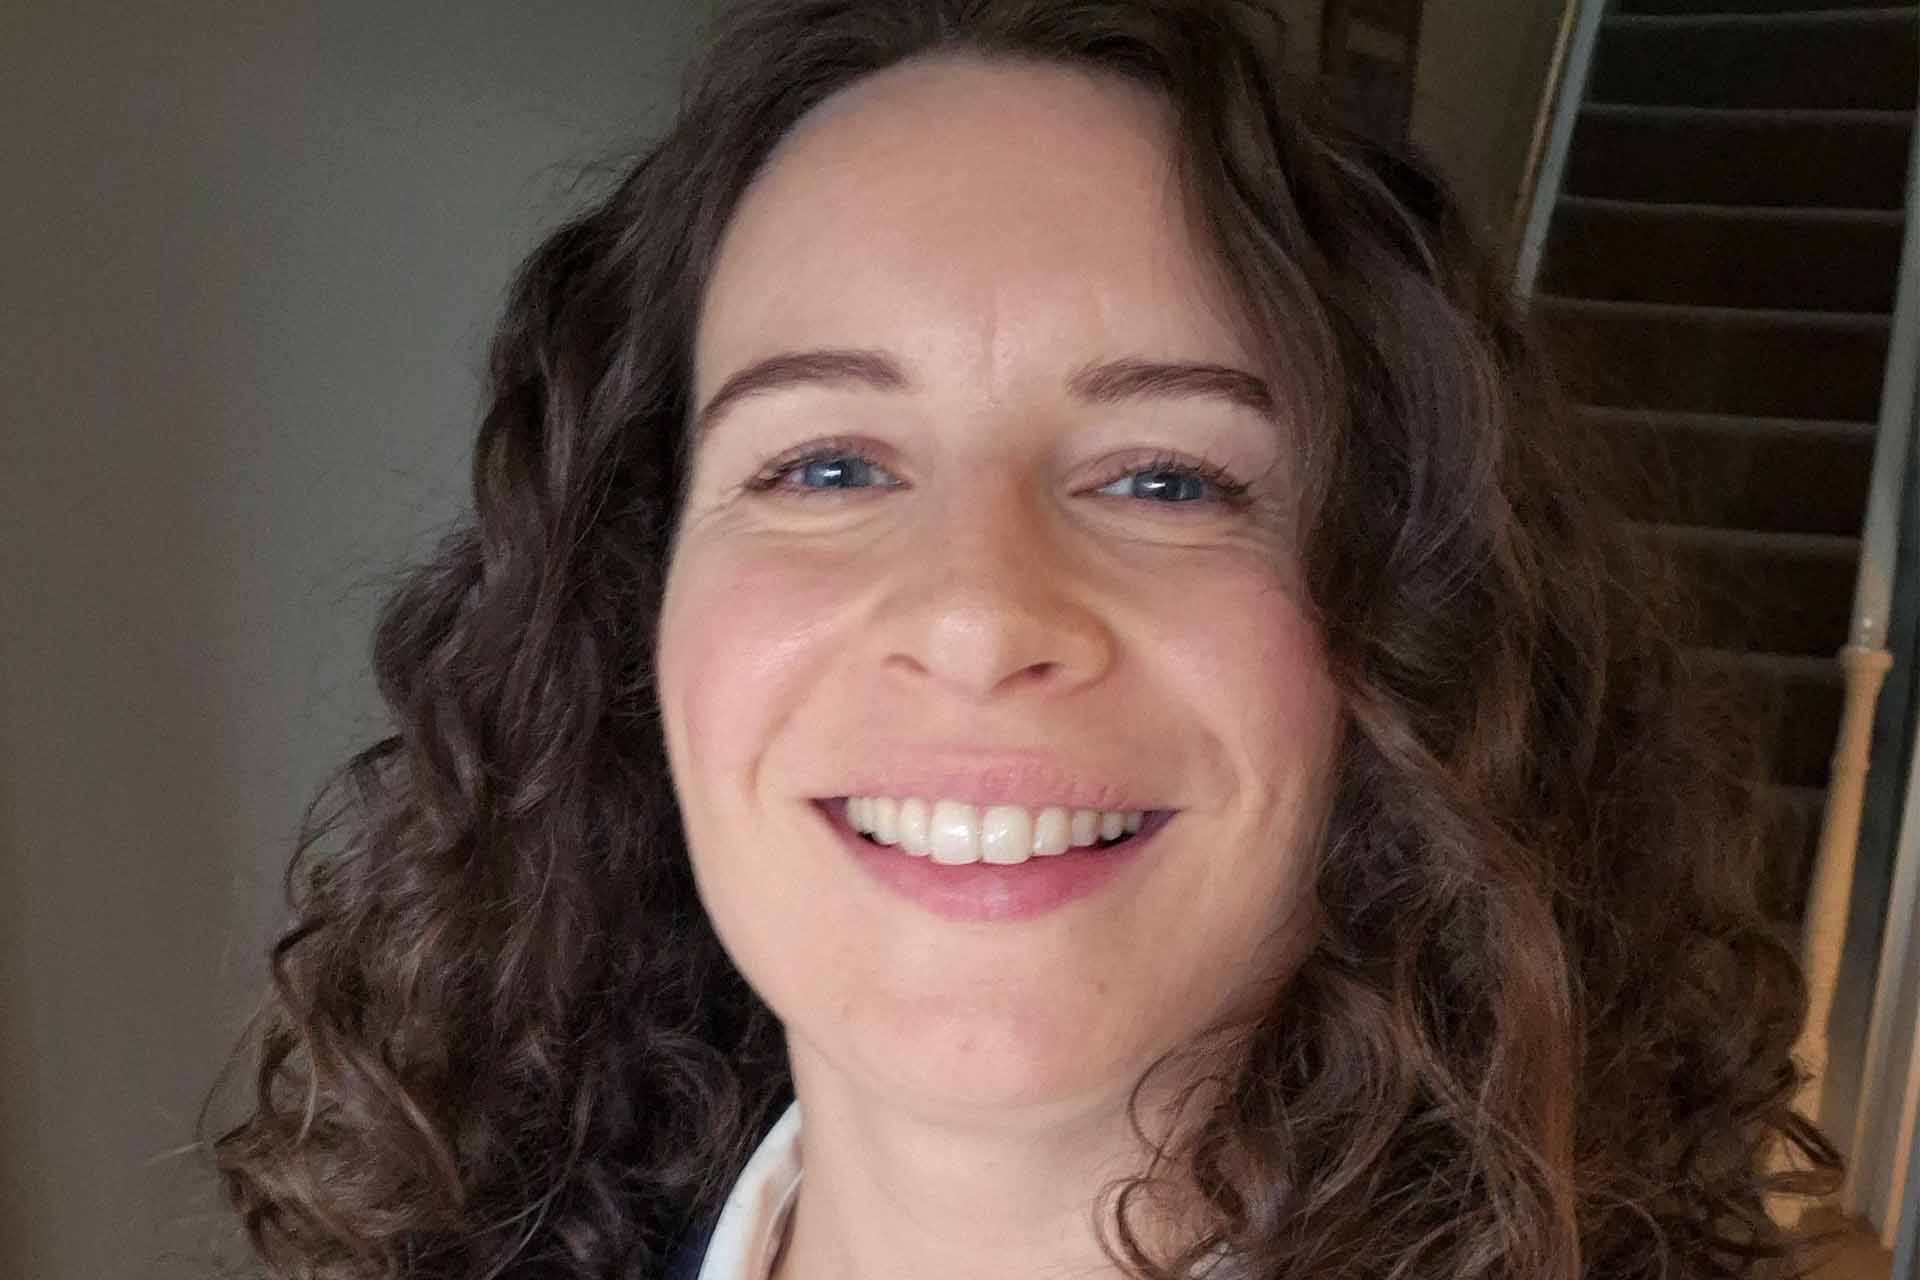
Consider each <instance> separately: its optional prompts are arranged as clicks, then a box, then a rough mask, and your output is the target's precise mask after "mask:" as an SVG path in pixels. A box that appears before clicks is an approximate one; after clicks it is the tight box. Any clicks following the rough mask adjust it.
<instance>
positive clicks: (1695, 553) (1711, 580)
mask: <svg viewBox="0 0 1920 1280" xmlns="http://www.w3.org/2000/svg"><path fill="white" fill-rule="evenodd" d="M1674 558H1675V560H1676V562H1677V563H1678V564H1679V565H1680V568H1681V573H1682V575H1683V578H1684V580H1685V581H1686V582H1687V583H1688V584H1689V585H1690V587H1691V589H1692V591H1693V592H1694V595H1695V597H1696V601H1697V604H1698V607H1699V624H1700V625H1699V631H1698V634H1696V635H1695V636H1694V637H1692V639H1694V640H1695V641H1696V642H1697V643H1700V644H1706V645H1711V646H1713V647H1714V648H1719V649H1744V650H1749V651H1766V652H1773V653H1785V654H1795V655H1803V656H1805V655H1822V656H1825V655H1830V654H1832V653H1834V652H1836V651H1837V650H1838V649H1839V648H1840V645H1841V644H1842V643H1843V642H1844V641H1845V639H1846V635H1847V620H1848V616H1849V614H1850V613H1851V610H1852V606H1853V586H1854V578H1855V575H1856V571H1857V561H1856V560H1855V558H1854V557H1852V556H1847V557H1838V556H1796V555H1779V554H1763V553H1755V552H1751V551H1744V550H1741V551H1726V550H1723V549H1719V548H1699V547H1687V548H1676V549H1675V552H1674Z"/></svg>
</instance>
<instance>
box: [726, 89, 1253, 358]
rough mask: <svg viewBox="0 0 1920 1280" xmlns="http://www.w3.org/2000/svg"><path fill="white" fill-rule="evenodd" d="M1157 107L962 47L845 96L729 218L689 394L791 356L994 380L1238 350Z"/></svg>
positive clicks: (799, 129) (814, 116)
mask: <svg viewBox="0 0 1920 1280" xmlns="http://www.w3.org/2000/svg"><path fill="white" fill-rule="evenodd" d="M1168 118H1169V111H1168V109H1167V107H1166V105H1165V104H1164V103H1163V102H1162V101H1161V100H1160V99H1159V98H1158V97H1157V96H1155V95H1154V94H1152V93H1150V92H1149V91H1147V90H1146V89H1144V88H1141V87H1138V86H1135V85H1132V84H1130V83H1127V82H1125V81H1122V80H1119V79H1117V78H1113V77H1107V76H1102V75H1096V74H1093V73H1088V72H1082V71H1078V70H1075V69H1070V68H1063V67H1058V66H1051V65H1044V64H1038V63H1026V62H1013V61H986V60H982V59H977V58H971V57H968V58H946V57H943V58H940V59H937V60H926V61H920V62H914V63H909V64H905V65H902V66H899V67H894V68H891V69H889V70H887V71H884V72H880V73H878V74H876V75H873V76H869V77H867V78H866V79H864V80H862V81H860V82H858V83H856V84H854V85H852V86H850V87H849V88H848V89H845V90H843V91H841V92H840V93H839V94H837V95H835V96H834V97H833V98H831V99H829V100H828V101H827V102H825V103H823V104H822V105H821V106H820V107H818V108H816V109H815V110H814V111H813V112H812V113H810V114H809V115H808V116H807V117H806V118H805V119H803V120H802V121H801V122H800V123H799V125H797V126H796V127H795V129H794V130H793V131H792V132H791V133H790V134H789V135H788V136H787V137H786V138H785V139H784V140H783V141H782V142H781V144H780V146H779V147H778V148H776V150H775V152H774V154H773V156H772V157H771V158H770V159H769V161H768V163H767V164H766V165H765V166H764V167H763V169H762V171H761V173H760V174H759V175H758V177H757V178H756V180H755V182H754V184H753V185H752V186H751V187H750V188H749V190H748V192H747V193H746V195H745V197H744V198H743V199H742V201H741V203H740V205H739V207H738V208H737V210H736V211H735V214H734V216H733V219H732V221H731V223H730V225H729V227H728V230H727V233H726V235H725V237H724V238H723V241H722V244H721V247H720V252H719V255H718V258H717V260H716V263H715V267H714V272H713V275H712V278H711V282H710V284H709V287H708V290H707V294H706V297H705V298H704V299H703V305H702V309H701V316H700V324H699V331H698V334H697V338H696V345H695V350H696V370H695V374H696V382H697V383H698V385H699V388H700V391H701V394H703V395H704V394H705V393H706V392H710V391H711V390H712V389H713V387H714V385H715V383H716V382H717V381H718V380H720V379H722V378H724V377H725V376H726V375H727V373H728V372H729V371H730V370H732V369H734V368H737V367H739V366H740V365H741V364H744V363H747V362H750V361H753V360H756V359H761V358H764V357H766V356H768V355H771V354H775V353H777V352H780V351H785V350H790V349H794V348H798V347H833V346H847V347H859V348H872V347H885V348H888V349H891V350H894V351H896V352H898V353H900V355H901V356H902V358H903V359H904V360H905V361H906V362H908V363H909V364H912V365H915V366H917V367H923V368H930V369H935V370H940V369H944V370H945V371H946V372H948V373H951V374H959V373H961V372H962V371H964V376H966V377H968V378H969V379H971V380H974V381H976V382H977V381H978V380H979V379H982V378H984V379H986V380H988V381H989V382H991V383H992V384H993V385H995V386H996V387H1000V388H1006V387H1008V386H1009V385H1010V384H1011V383H1013V382H1015V381H1017V380H1019V379H1020V378H1022V377H1026V376H1034V377H1039V376H1045V377H1047V378H1049V379H1050V380H1053V381H1057V380H1058V377H1059V374H1060V372H1061V367H1060V366H1061V365H1062V364H1063V363H1072V362H1084V361H1085V360H1086V359H1089V358H1100V357H1110V356H1114V355H1121V354H1131V355H1140V356H1146V357H1150V358H1151V357H1170V358H1184V359H1212V360H1217V361H1220V362H1223V363H1236V362H1238V360H1239V358H1240V357H1241V356H1242V352H1241V347H1240V344H1239V343H1238V342H1237V341H1236V340H1235V337H1234V335H1233V332H1232V327H1231V326H1230V324H1229V323H1228V321H1227V320H1226V308H1225V307H1224V306H1223V305H1221V303H1222V299H1221V297H1220V293H1219V289H1218V286H1217V284H1216V283H1215V282H1214V280H1213V279H1212V277H1211V274H1210V272H1209V269H1208V262H1207V259H1206V257H1205V254H1204V252H1203V251H1202V250H1201V248H1200V247H1199V245H1198V243H1197V242H1196V240H1195V237H1194V234H1193V231H1192V229H1191V225H1190V222H1189V219H1188V216H1187V205H1186V203H1185V201H1184V199H1183V198H1182V196H1181V194H1180V192H1179V189H1178V187H1177V185H1176V177H1175V172H1174V157H1173V152H1172V150H1171V135H1170V132H1169V128H1168Z"/></svg>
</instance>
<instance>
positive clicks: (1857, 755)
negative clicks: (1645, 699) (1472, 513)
mask: <svg viewBox="0 0 1920 1280" xmlns="http://www.w3.org/2000/svg"><path fill="white" fill-rule="evenodd" d="M1915 97H1916V101H1920V86H1916V92H1915ZM1906 211H1907V222H1906V229H1905V233H1904V236H1903V239H1902V241H1901V246H1900V280H1899V285H1898V291H1897V293H1896V294H1895V299H1894V315H1893V330H1892V333H1891V334H1890V336H1889V339H1888V345H1887V372H1886V380H1885V383H1884V387H1883V391H1882V393H1881V398H1880V423H1879V432H1878V434H1877V436H1876V438H1875V441H1874V453H1873V481H1872V487H1871V488H1870V489H1869V491H1868V497H1867V515H1866V526H1865V531H1864V533H1863V535H1862V543H1861V556H1860V578H1859V583H1858V585H1857V586H1856V588H1855V592H1854V616H1853V629H1852V631H1851V633H1850V634H1849V636H1848V645H1847V648H1845V649H1842V650H1841V661H1842V662H1843V663H1846V662H1849V661H1850V660H1851V661H1852V662H1855V663H1857V664H1859V665H1862V666H1871V667H1872V668H1873V671H1872V672H1870V673H1869V674H1868V675H1866V676H1863V677H1862V683H1863V684H1867V683H1871V685H1872V689H1873V692H1872V693H1867V692H1863V693H1862V694H1861V695H1860V696H1861V698H1862V699H1863V700H1865V701H1866V702H1868V703H1869V705H1868V706H1867V707H1866V708H1865V709H1864V710H1863V712H1862V713H1861V714H1862V716H1863V718H1864V720H1865V722H1866V723H1865V724H1863V725H1858V726H1852V728H1853V730H1854V734H1855V737H1856V738H1857V739H1858V741H1853V740H1850V739H1849V738H1848V736H1847V733H1848V729H1849V727H1850V726H1849V724H1848V721H1847V720H1845V719H1843V720H1842V722H1841V737H1840V741H1839V744H1838V747H1837V749H1836V751H1835V755H1834V773H1835V776H1836V777H1837V776H1838V775H1839V771H1840V768H1841V761H1842V758H1843V757H1847V758H1849V759H1850V760H1857V762H1858V770H1859V774H1860V780H1859V785H1860V786H1861V787H1864V782H1865V773H1866V759H1867V752H1868V747H1869V745H1870V738H1871V734H1872V721H1873V708H1872V706H1871V705H1870V704H1871V702H1872V701H1873V699H1874V697H1875V696H1876V695H1877V691H1878V687H1879V681H1880V679H1881V678H1882V677H1883V676H1884V673H1885V672H1886V670H1887V668H1888V667H1889V666H1891V665H1892V658H1891V655H1890V654H1889V653H1888V652H1887V648H1886V627H1887V617H1888V614H1889V612H1890V611H1891V608H1892V599H1893V589H1894V573H1895V570H1896V559H1897V555H1898V540H1899V532H1900V503H1901V499H1902V495H1903V491H1904V484H1903V482H1904V479H1905V476H1906V468H1907V452H1908V449H1909V447H1910V445H1911V441H1912V436H1913V432H1914V427H1915V421H1916V416H1917V415H1920V396H1917V395H1916V391H1917V390H1920V230H1917V229H1916V226H1915V221H1916V218H1915V214H1916V213H1920V129H1916V130H1915V131H1914V134H1913V138H1912V143H1911V147H1910V150H1909V152H1908V157H1907V184H1906ZM1910 502H1912V503H1913V504H1914V505H1915V506H1916V507H1917V508H1920V491H1916V492H1915V493H1914V494H1913V495H1912V497H1911V498H1910ZM1908 518H1909V519H1911V520H1914V521H1915V522H1916V524H1920V509H1916V510H1913V511H1911V512H1910V513H1909V514H1908ZM1850 655H1851V657H1850ZM1853 699H1854V690H1853V675H1852V668H1851V667H1849V675H1848V707H1847V714H1848V715H1849V716H1851V715H1852V714H1853V705H1852V704H1853ZM1911 764H1912V768H1911V771H1910V773H1909V776H1908V778H1907V785H1906V790H1905V793H1904V795H1903V797H1902V802H1901V815H1900V822H1899V828H1898V832H1897V835H1896V838H1895V872H1894V884H1893V886H1892V891H1891V893H1890V894H1889V897H1888V903H1889V907H1890V908H1892V909H1893V910H1895V911H1897V910H1898V904H1899V903H1901V902H1902V901H1908V900H1911V899H1912V898H1913V897H1914V896H1915V891H1914V887H1913V881H1914V878H1915V877H1916V875H1920V849H1917V848H1916V845H1920V750H1916V751H1915V753H1914V755H1913V757H1912V761H1911ZM1835 825H1836V815H1835V813H1834V803H1833V799H1832V793H1831V792H1829V793H1828V808H1827V814H1826V822H1825V823H1824V824H1823V826H1822V828H1821V833H1820V836H1821V838H1820V855H1819V859H1818V861H1817V862H1816V864H1815V868H1814V883H1813V894H1812V897H1811V898H1810V899H1809V902H1808V911H1807V917H1806V920H1807V934H1806V941H1805V944H1804V945H1805V947H1806V949H1807V951H1808V954H1809V964H1808V987H1809V990H1808V997H1809V1008H1808V1016H1807V1023H1806V1037H1807V1038H1806V1039H1805V1040H1803V1045H1802V1051H1803V1053H1805V1054H1806V1055H1807V1056H1808V1057H1809V1058H1810V1060H1817V1061H1818V1062H1819V1063H1820V1064H1821V1065H1824V1064H1825V1061H1826V1058H1825V1055H1826V1052H1827V1043H1828V1035H1827V1032H1828V1020H1829V1018H1830V1015H1831V1013H1832V1008H1833V995H1834V988H1835V985H1836V983H1837V980H1838V977H1839V969H1840V960H1841V953H1842V950H1843V948H1844V947H1845V945H1846V926H1847V918H1848V915H1849V914H1850V911H1849V908H1850V906H1851V898H1852V890H1853V879H1854V861H1855V857H1854V855H1855V852H1856V849H1857V844H1858V838H1859V827H1860V816H1859V804H1858V802H1857V800H1856V802H1855V804H1854V807H1853V810H1852V817H1851V823H1850V825H1848V823H1847V821H1846V815H1844V814H1843V815H1840V817H1839V829H1838V830H1836V829H1835ZM1830 845H1831V846H1832V849H1831V857H1830V856H1829V854H1830V850H1829V846H1830ZM1830 862H1831V865H1829V863H1830ZM1816 907H1817V908H1819V910H1820V914H1819V915H1818V916H1816V914H1815V908H1816ZM1816 929H1818V930H1819V932H1818V933H1817V934H1816ZM1914 944H1915V938H1914V928H1913V922H1912V921H1911V920H1903V919H1899V918H1895V917H1893V916H1890V917H1889V919H1888V920H1887V923H1886V930H1885V932H1884V934H1883V935H1882V937H1881V945H1880V952H1879V958H1878V965H1877V968H1876V972H1877V976H1878V982H1877V983H1876V987H1875V991H1874V997H1873V1007H1872V1012H1871V1014H1870V1015H1869V1019H1868V1032H1867V1044H1866V1052H1865V1055H1864V1058H1863V1062H1862V1078H1861V1081H1860V1089H1859V1093H1858V1098H1857V1101H1856V1103H1855V1109H1854V1116H1853V1128H1852V1142H1851V1144H1850V1145H1849V1147H1848V1151H1847V1154H1848V1156H1849V1161H1848V1180H1847V1186H1846V1190H1845V1192H1844V1194H1843V1207H1845V1208H1846V1209H1847V1210H1848V1211H1850V1212H1854V1213H1864V1214H1867V1215H1868V1216H1869V1217H1872V1218H1875V1219H1876V1220H1879V1222H1880V1226H1881V1240H1882V1243H1883V1244H1885V1245H1887V1246H1889V1247H1891V1246H1892V1245H1893V1243H1894V1234H1895V1228H1896V1225H1897V1219H1898V1217H1899V1212H1898V1205H1897V1203H1895V1202H1896V1201H1897V1200H1898V1198H1899V1195H1898V1189H1899V1187H1900V1186H1901V1178H1902V1177H1903V1176H1904V1175H1905V1172H1906V1166H1907V1165H1908V1163H1909V1161H1910V1159H1911V1145H1910V1143H1909V1142H1908V1141H1905V1139H1906V1137H1907V1130H1909V1129H1910V1128H1911V1127H1912V1126H1913V1124H1914V1116H1913V1114H1912V1112H1913V1107H1912V1104H1911V1100H1910V1099H1909V1100H1908V1105H1907V1106H1906V1107H1905V1108H1904V1112H1905V1114H1903V1115H1901V1116H1900V1117H1899V1123H1900V1125H1901V1131H1900V1133H1899V1135H1898V1136H1899V1138H1900V1139H1901V1140H1900V1141H1897V1142H1896V1144H1895V1147H1894V1150H1893V1152H1892V1153H1891V1166H1892V1167H1891V1168H1890V1169H1873V1170H1869V1169H1867V1168H1866V1167H1865V1165H1866V1164H1867V1160H1866V1159H1864V1157H1867V1156H1869V1155H1870V1154H1872V1155H1877V1154H1879V1153H1878V1152H1873V1153H1869V1151H1868V1150H1867V1148H1868V1142H1869V1137H1870V1135H1869V1134H1868V1132H1867V1125H1868V1122H1869V1119H1870V1117H1872V1116H1874V1115H1875V1114H1876V1113H1877V1112H1878V1111H1879V1110H1880V1108H1879V1106H1878V1105H1877V1095H1878V1094H1879V1093H1880V1092H1881V1091H1882V1090H1883V1089H1884V1088H1886V1084H1885V1080H1884V1078H1885V1075H1886V1073H1887V1071H1888V1058H1889V1054H1890V1046H1889V1044H1888V1036H1889V1035H1890V1034H1891V1023H1892V1022H1893V1020H1894V1014H1895V1012H1896V1011H1895V1008H1894V1002H1895V999H1896V995H1897V990H1896V989H1897V988H1898V986H1899V979H1900V975H1901V974H1902V973H1903V972H1904V971H1905V969H1906V967H1907V956H1906V950H1907V948H1909V947H1910V946H1912V945H1914ZM1816 954H1817V955H1818V958H1819V960H1820V961H1821V966H1820V967H1819V968H1818V969H1817V970H1816V968H1815V967H1814V965H1813V963H1812V957H1814V956H1815V955H1816ZM1816 978H1820V979H1823V980H1824V981H1821V982H1819V983H1816V982H1815V979H1816ZM1816 1018H1817V1021H1816ZM1816 1033H1817V1035H1818V1037H1819V1038H1818V1040H1817V1041H1815V1040H1813V1038H1812V1037H1813V1036H1814V1035H1815V1034H1816ZM1815 1054H1817V1055H1819V1056H1818V1058H1817V1059H1813V1055H1815ZM1876 1163H1877V1162H1876ZM1868 1174H1873V1175H1876V1176H1874V1177H1871V1178H1868V1177H1865V1176H1864V1175H1868ZM1866 1181H1872V1182H1875V1183H1877V1184H1878V1186H1879V1189H1880V1190H1882V1191H1883V1192H1884V1193H1885V1194H1884V1196H1875V1195H1873V1194H1871V1192H1870V1191H1869V1189H1868V1187H1867V1186H1865V1185H1863V1183H1864V1182H1866Z"/></svg>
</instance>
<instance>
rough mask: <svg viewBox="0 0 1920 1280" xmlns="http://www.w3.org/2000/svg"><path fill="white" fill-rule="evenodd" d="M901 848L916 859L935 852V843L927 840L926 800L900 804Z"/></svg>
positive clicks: (905, 801) (904, 801)
mask: <svg viewBox="0 0 1920 1280" xmlns="http://www.w3.org/2000/svg"><path fill="white" fill-rule="evenodd" d="M900 847H901V848H902V849H905V850H906V851H907V852H908V853H911V854H913V855H914V856H915V857H925V856H926V855H927V854H929V853H932V852H933V842H932V841H931V840H929V839H928V838H927V802H926V801H925V800H902V801H901V802H900Z"/></svg>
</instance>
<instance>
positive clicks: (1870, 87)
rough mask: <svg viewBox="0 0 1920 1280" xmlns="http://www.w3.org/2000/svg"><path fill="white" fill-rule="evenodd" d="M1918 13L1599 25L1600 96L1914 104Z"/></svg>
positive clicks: (1666, 101)
mask: <svg viewBox="0 0 1920 1280" xmlns="http://www.w3.org/2000/svg"><path fill="white" fill-rule="evenodd" d="M1915 33H1916V23H1915V18H1914V12H1913V10H1911V9H1831V10H1822V11H1817V12H1810V13H1764V14H1744V13H1731V14H1729V13H1717V14H1628V15H1621V16H1615V17H1610V18H1608V19H1606V20H1605V21H1604V22H1603V23H1602V24H1601V30H1600V40H1599V44H1598V45H1597V46H1596V47H1595V50H1594V56H1593V68H1592V70H1591V72H1589V78H1588V81H1587V93H1588V96H1589V97H1590V98H1591V99H1592V100H1593V101H1595V102H1608V103H1635V104H1643V105H1673V106H1697V107H1740V108H1746V107H1765V108H1773V107H1793V108H1802V107H1820V108H1846V109H1862V108H1864V109H1870V110H1895V111H1899V110H1910V109H1912V107H1913V104H1914V89H1915V84H1916V81H1920V42H1917V41H1916V39H1915Z"/></svg>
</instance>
